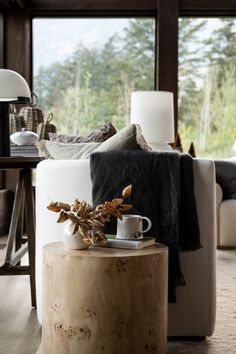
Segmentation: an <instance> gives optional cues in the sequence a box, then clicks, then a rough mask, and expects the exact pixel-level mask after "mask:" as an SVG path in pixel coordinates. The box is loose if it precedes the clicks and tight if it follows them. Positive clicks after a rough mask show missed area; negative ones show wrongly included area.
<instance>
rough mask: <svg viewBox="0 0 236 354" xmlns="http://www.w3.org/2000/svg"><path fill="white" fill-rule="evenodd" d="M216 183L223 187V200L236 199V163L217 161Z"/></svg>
mask: <svg viewBox="0 0 236 354" xmlns="http://www.w3.org/2000/svg"><path fill="white" fill-rule="evenodd" d="M215 167H216V182H217V183H218V184H219V185H220V186H221V188H222V191H223V199H236V162H231V161H225V160H218V161H215Z"/></svg>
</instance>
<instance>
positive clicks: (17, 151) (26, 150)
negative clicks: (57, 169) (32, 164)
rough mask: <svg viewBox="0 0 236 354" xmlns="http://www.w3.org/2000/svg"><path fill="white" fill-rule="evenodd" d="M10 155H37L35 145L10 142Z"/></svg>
mask: <svg viewBox="0 0 236 354" xmlns="http://www.w3.org/2000/svg"><path fill="white" fill-rule="evenodd" d="M11 156H38V149H37V146H36V145H15V144H11Z"/></svg>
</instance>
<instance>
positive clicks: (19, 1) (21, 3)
mask: <svg viewBox="0 0 236 354" xmlns="http://www.w3.org/2000/svg"><path fill="white" fill-rule="evenodd" d="M15 2H16V3H17V4H18V5H19V7H21V8H22V9H24V8H25V7H26V6H25V0H15Z"/></svg>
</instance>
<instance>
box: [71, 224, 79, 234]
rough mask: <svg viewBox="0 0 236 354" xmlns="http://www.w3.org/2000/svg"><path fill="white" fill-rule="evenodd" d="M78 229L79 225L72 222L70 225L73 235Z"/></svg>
mask: <svg viewBox="0 0 236 354" xmlns="http://www.w3.org/2000/svg"><path fill="white" fill-rule="evenodd" d="M78 229H79V225H78V224H77V223H74V224H73V226H72V234H73V235H75V234H76V232H77V231H78Z"/></svg>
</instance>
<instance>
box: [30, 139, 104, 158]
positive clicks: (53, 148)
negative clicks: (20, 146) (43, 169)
mask: <svg viewBox="0 0 236 354" xmlns="http://www.w3.org/2000/svg"><path fill="white" fill-rule="evenodd" d="M100 144H101V143H80V144H64V143H57V142H55V141H50V140H40V141H39V142H38V144H37V147H38V150H39V156H44V157H45V158H46V159H55V160H71V159H88V158H89V156H90V154H91V153H92V152H94V151H95V149H96V148H97V147H98V146H99V145H100Z"/></svg>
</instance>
